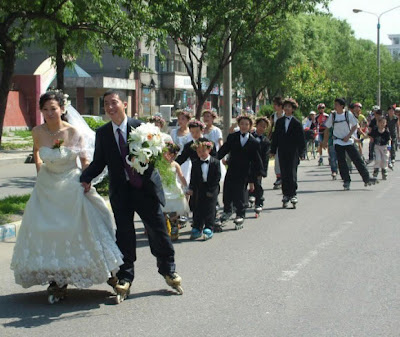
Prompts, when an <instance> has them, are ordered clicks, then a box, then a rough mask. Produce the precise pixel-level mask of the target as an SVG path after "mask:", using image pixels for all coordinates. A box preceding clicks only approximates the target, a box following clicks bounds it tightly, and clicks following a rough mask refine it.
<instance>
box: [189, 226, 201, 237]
mask: <svg viewBox="0 0 400 337" xmlns="http://www.w3.org/2000/svg"><path fill="white" fill-rule="evenodd" d="M202 235H203V233H202V231H201V230H200V229H198V228H192V232H191V233H190V240H196V239H198V238H201V236H202Z"/></svg>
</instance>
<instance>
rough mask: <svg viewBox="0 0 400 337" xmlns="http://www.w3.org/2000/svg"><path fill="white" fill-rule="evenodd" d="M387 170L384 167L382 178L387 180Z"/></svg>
mask: <svg viewBox="0 0 400 337" xmlns="http://www.w3.org/2000/svg"><path fill="white" fill-rule="evenodd" d="M387 175H388V174H387V170H386V169H382V180H386V179H387Z"/></svg>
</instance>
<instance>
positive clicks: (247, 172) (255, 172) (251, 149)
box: [217, 131, 265, 178]
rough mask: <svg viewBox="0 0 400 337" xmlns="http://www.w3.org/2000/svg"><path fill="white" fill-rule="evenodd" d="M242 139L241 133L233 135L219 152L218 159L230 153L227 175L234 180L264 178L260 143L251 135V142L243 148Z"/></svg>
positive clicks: (229, 136)
mask: <svg viewBox="0 0 400 337" xmlns="http://www.w3.org/2000/svg"><path fill="white" fill-rule="evenodd" d="M240 137H241V135H240V131H237V132H235V133H231V134H230V135H228V138H227V140H226V142H225V143H224V144H223V145H222V146H221V148H220V149H219V151H218V155H217V158H218V159H222V158H224V157H225V156H226V155H227V154H228V153H229V159H228V172H227V175H230V176H232V177H233V178H235V177H237V178H243V177H248V176H250V177H253V176H261V175H262V176H264V175H265V171H264V167H263V164H262V161H261V156H260V145H259V143H258V142H257V141H256V140H255V139H254V137H253V136H252V135H251V134H250V136H249V140H248V141H247V143H246V144H245V145H244V146H243V147H242V145H241V143H240Z"/></svg>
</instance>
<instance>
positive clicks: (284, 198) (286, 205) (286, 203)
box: [282, 195, 290, 208]
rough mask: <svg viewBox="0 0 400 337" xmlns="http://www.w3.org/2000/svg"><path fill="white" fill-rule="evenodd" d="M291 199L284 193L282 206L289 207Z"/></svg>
mask: <svg viewBox="0 0 400 337" xmlns="http://www.w3.org/2000/svg"><path fill="white" fill-rule="evenodd" d="M289 201H290V198H289V197H288V196H286V195H284V196H283V198H282V207H283V208H287V207H288V205H289Z"/></svg>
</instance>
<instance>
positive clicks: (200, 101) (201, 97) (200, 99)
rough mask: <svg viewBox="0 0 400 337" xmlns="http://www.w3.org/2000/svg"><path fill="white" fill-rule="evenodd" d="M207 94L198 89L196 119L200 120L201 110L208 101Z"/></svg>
mask: <svg viewBox="0 0 400 337" xmlns="http://www.w3.org/2000/svg"><path fill="white" fill-rule="evenodd" d="M206 99H207V98H206V96H205V95H204V94H203V92H202V91H201V89H200V90H197V91H196V119H197V120H200V118H201V112H202V110H203V105H204V103H205V101H206Z"/></svg>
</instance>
